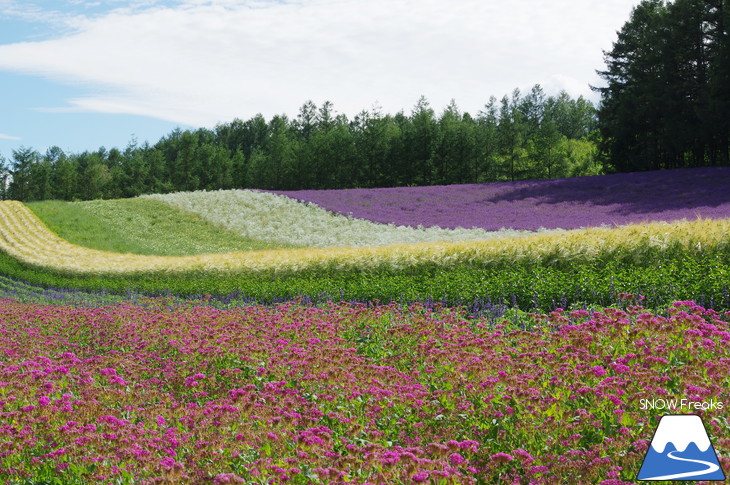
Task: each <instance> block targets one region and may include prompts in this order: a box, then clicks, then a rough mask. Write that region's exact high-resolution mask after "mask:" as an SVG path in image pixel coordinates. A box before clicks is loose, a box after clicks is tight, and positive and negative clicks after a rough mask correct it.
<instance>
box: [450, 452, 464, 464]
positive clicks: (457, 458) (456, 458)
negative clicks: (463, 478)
mask: <svg viewBox="0 0 730 485" xmlns="http://www.w3.org/2000/svg"><path fill="white" fill-rule="evenodd" d="M449 461H450V462H451V464H452V465H454V466H457V465H463V464H464V463H466V458H464V457H463V456H461V455H460V454H458V453H452V454H450V455H449Z"/></svg>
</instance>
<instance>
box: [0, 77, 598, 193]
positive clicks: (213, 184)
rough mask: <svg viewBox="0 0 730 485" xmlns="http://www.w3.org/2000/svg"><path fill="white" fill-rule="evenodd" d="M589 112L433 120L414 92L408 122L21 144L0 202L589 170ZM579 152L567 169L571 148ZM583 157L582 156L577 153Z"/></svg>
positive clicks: (316, 117) (373, 114) (273, 124)
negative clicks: (90, 146)
mask: <svg viewBox="0 0 730 485" xmlns="http://www.w3.org/2000/svg"><path fill="white" fill-rule="evenodd" d="M595 116H596V110H595V108H594V107H593V106H592V104H591V103H590V102H588V101H587V100H585V99H584V98H582V97H580V98H578V99H572V98H570V96H568V95H567V94H566V93H565V92H562V93H560V94H559V95H558V96H547V95H545V93H544V92H543V90H542V88H540V86H539V85H537V86H535V87H534V88H533V89H532V90H531V91H530V93H529V94H527V95H526V96H523V95H522V94H521V93H520V92H519V91H518V90H515V91H514V92H513V93H512V95H511V96H510V97H507V96H505V97H504V98H503V99H502V100H501V102H500V103H499V106H497V101H496V99H495V98H491V99H490V101H489V103H488V104H487V105H486V106H485V109H484V110H483V111H480V112H479V113H478V114H477V115H476V116H472V115H470V114H469V113H462V112H461V111H460V110H459V108H458V106H457V105H456V102H455V101H453V100H452V101H451V103H450V104H449V105H448V106H447V107H446V109H444V110H443V112H442V113H441V114H440V115H438V114H437V113H436V112H435V111H434V109H433V108H432V107H431V106H430V104H429V102H428V100H427V99H426V98H425V97H423V96H421V98H420V99H419V100H418V102H417V104H416V105H415V106H414V108H413V109H412V111H411V113H410V115H409V116H406V115H404V114H403V113H402V112H400V113H397V114H395V115H389V114H386V115H384V114H383V113H381V112H380V110H379V108H377V107H375V108H373V109H372V110H370V111H362V112H361V113H359V114H358V115H357V116H355V118H354V119H353V120H349V119H348V118H347V117H346V116H345V115H343V114H337V113H336V111H335V110H334V107H333V105H332V103H330V102H325V103H323V104H322V105H321V106H320V107H319V108H318V107H317V106H316V105H315V104H314V103H313V102H311V101H309V102H307V103H305V104H304V105H303V106H302V108H301V109H300V113H299V115H298V117H297V118H296V119H294V120H290V119H289V118H287V117H286V116H280V115H277V116H274V117H273V118H272V119H271V120H270V121H269V122H267V121H266V120H265V119H264V118H263V116H261V115H256V116H255V117H253V118H251V119H249V120H247V121H241V120H234V121H232V122H230V123H226V124H220V125H218V126H216V127H215V129H214V130H209V129H204V128H201V129H197V130H185V131H183V130H181V129H176V130H174V131H172V132H171V133H170V134H168V135H167V136H165V137H163V138H162V139H161V140H159V141H158V142H157V143H156V144H154V145H152V146H151V145H149V144H147V143H145V144H142V145H138V144H137V142H136V141H134V140H133V141H132V142H131V143H130V144H129V145H128V146H127V147H126V148H125V149H124V150H119V149H117V148H112V149H111V150H107V149H105V148H103V147H102V148H99V149H98V150H97V151H93V152H91V151H85V152H83V153H77V154H66V153H64V152H63V151H62V150H61V149H60V148H58V147H51V148H50V149H49V150H48V151H47V152H46V154H45V155H41V154H40V153H38V152H37V151H35V150H33V149H31V148H21V149H18V150H16V151H14V152H13V156H12V160H10V163H9V167H6V166H5V165H4V164H3V163H0V179H4V180H6V181H8V180H10V183H9V184H8V185H7V190H5V187H6V185H5V184H0V189H2V190H0V197H2V198H3V199H16V200H21V201H36V200H52V199H57V200H92V199H116V198H127V197H136V196H138V195H142V194H149V193H169V192H175V191H194V190H217V189H231V188H260V189H282V190H290V189H332V188H351V187H385V186H391V187H393V186H407V185H432V184H455V183H484V182H493V181H500V180H517V179H527V178H555V177H566V176H572V175H588V174H593V173H596V172H597V171H598V172H600V165H599V164H598V163H597V162H596V156H595V153H596V152H595V150H592V149H591V147H592V146H593V145H594V144H595V141H594V140H593V139H590V138H587V137H588V135H589V134H590V133H591V132H593V131H594V130H595ZM579 142H580V144H581V147H582V146H586V148H585V149H584V150H580V152H581V153H582V154H583V155H581V156H580V157H579V159H580V161H579V162H576V160H575V157H576V153H577V150H576V149H575V147H574V144H575V143H579ZM587 153H590V154H591V155H590V156H586V155H585V154H587ZM0 162H3V160H2V159H0Z"/></svg>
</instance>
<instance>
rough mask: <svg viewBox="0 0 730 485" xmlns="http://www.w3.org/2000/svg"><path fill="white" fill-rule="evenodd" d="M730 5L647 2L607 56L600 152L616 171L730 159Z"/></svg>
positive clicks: (695, 0)
mask: <svg viewBox="0 0 730 485" xmlns="http://www.w3.org/2000/svg"><path fill="white" fill-rule="evenodd" d="M729 22H730V5H728V1H727V0H712V1H699V0H675V1H674V2H664V1H662V0H644V1H642V2H641V3H639V5H637V6H636V7H635V8H634V10H633V12H632V14H631V18H630V19H629V20H628V21H627V22H626V24H624V26H623V28H622V29H621V31H620V32H619V35H618V39H617V41H616V42H615V43H614V45H613V49H612V50H611V51H610V52H607V53H605V60H606V70H605V71H603V72H601V73H600V74H601V76H602V77H603V79H604V80H605V81H606V86H605V87H601V88H598V89H597V90H598V91H599V92H600V93H601V94H602V96H603V98H602V102H601V109H600V112H599V121H600V130H601V135H602V139H603V142H602V148H603V150H604V151H606V152H607V153H608V154H609V157H610V162H611V163H612V165H613V167H614V168H615V169H616V170H619V171H636V170H655V169H660V168H677V167H691V166H703V165H708V164H710V165H716V164H719V163H722V164H727V163H728V162H729V161H730V149H729V145H730V109H728V108H730V55H729V54H728V53H729V52H730V36H729V35H728V25H730V23H729Z"/></svg>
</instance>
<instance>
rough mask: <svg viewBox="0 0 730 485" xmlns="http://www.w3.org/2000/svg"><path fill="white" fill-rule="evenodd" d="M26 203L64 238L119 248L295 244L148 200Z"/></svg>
mask: <svg viewBox="0 0 730 485" xmlns="http://www.w3.org/2000/svg"><path fill="white" fill-rule="evenodd" d="M27 206H28V207H29V208H30V209H31V210H32V211H33V212H34V213H35V214H36V215H37V216H38V217H39V218H40V219H41V220H42V221H43V222H44V223H45V224H46V226H48V228H49V229H51V230H52V231H53V232H55V233H56V234H58V235H59V236H61V237H62V238H64V239H66V240H67V241H69V242H71V243H74V244H78V245H80V246H84V247H88V248H92V249H100V250H105V251H114V252H118V253H134V254H148V255H158V256H183V255H190V254H204V253H224V252H229V251H252V250H260V249H277V248H283V247H294V246H292V245H283V244H281V243H274V242H270V241H258V240H255V239H251V238H246V237H243V236H240V235H237V234H234V233H232V232H231V231H228V230H226V229H223V228H220V227H216V226H214V225H212V224H211V223H209V222H207V221H205V220H203V219H202V218H200V217H199V216H196V215H195V214H191V213H188V212H184V211H180V210H177V209H175V208H173V207H172V206H170V205H168V204H165V203H163V202H159V201H156V200H152V199H117V200H96V201H88V202H64V201H43V202H30V203H28V204H27Z"/></svg>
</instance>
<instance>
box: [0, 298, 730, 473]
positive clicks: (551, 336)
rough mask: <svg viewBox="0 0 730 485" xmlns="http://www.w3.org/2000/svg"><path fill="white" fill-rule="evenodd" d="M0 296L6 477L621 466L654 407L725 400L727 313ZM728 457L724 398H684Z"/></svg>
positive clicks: (637, 450) (654, 418)
mask: <svg viewBox="0 0 730 485" xmlns="http://www.w3.org/2000/svg"><path fill="white" fill-rule="evenodd" d="M622 298H623V299H624V300H623V305H621V306H620V308H615V309H605V310H602V311H572V312H567V311H563V310H562V309H556V310H555V311H553V312H551V313H549V314H543V315H533V316H529V317H526V318H527V320H529V322H523V323H524V324H525V325H523V326H525V328H527V329H528V330H516V329H514V328H513V327H511V326H510V325H508V324H507V322H506V321H505V322H504V325H498V326H494V325H492V324H491V323H489V322H486V321H485V320H483V319H480V318H473V317H471V316H469V315H468V314H465V313H463V312H461V311H459V310H456V309H445V308H439V307H438V306H436V307H434V308H427V307H425V306H423V305H414V306H411V307H409V308H404V307H402V306H400V305H397V304H391V305H381V306H375V307H371V306H367V305H352V304H346V303H341V304H329V305H326V306H322V307H312V306H301V305H298V304H294V303H290V304H284V305H279V306H275V307H264V306H251V307H246V308H241V309H237V310H216V309H213V308H205V307H191V306H173V307H169V306H168V305H166V304H165V302H164V301H159V306H158V307H157V308H155V307H154V305H152V306H148V307H147V308H142V307H140V306H132V305H129V304H119V305H113V306H107V307H103V308H72V307H69V306H63V305H62V306H55V305H51V306H48V305H37V304H23V303H17V302H13V301H8V300H5V301H2V304H1V305H0V321H1V322H2V326H1V327H0V355H1V356H2V360H1V361H0V417H1V419H0V423H1V424H0V478H2V479H4V480H6V481H10V482H11V483H64V484H76V483H78V484H82V483H150V484H151V483H261V484H263V483H285V482H286V483H348V482H349V483H372V484H375V483H393V484H398V483H404V484H405V483H444V484H446V483H449V484H451V483H498V482H501V483H536V484H539V483H545V484H553V483H603V484H605V485H609V484H612V485H618V484H624V483H632V482H633V479H634V477H635V476H636V473H637V471H638V468H639V466H640V465H641V461H642V459H643V456H644V453H645V451H646V450H647V447H648V444H649V440H650V439H651V434H652V432H653V429H654V427H655V426H656V424H657V422H658V415H659V413H658V412H656V411H642V410H641V407H640V402H641V399H648V398H652V397H668V398H671V397H675V396H681V397H687V398H689V399H691V400H694V401H710V400H714V401H719V402H724V403H730V400H729V398H730V395H729V392H728V384H729V383H728V375H730V368H728V365H730V361H729V360H728V359H727V358H726V352H725V349H727V346H728V343H729V341H730V333H728V331H729V330H730V328H728V323H727V317H728V316H730V314H725V315H723V314H718V313H717V312H715V311H712V310H708V309H705V308H703V307H700V306H697V305H696V304H694V303H692V302H676V303H675V304H674V305H672V306H671V307H670V308H668V309H666V311H663V312H650V311H647V310H645V309H643V308H642V307H641V306H638V305H637V303H638V302H636V301H632V298H633V297H631V296H630V295H622ZM700 412H701V414H702V415H703V418H704V420H705V423H706V424H707V426H708V431H709V433H710V434H711V436H713V439H714V446H715V448H716V450H717V453H718V455H719V456H720V457H721V458H720V460H721V464H722V465H723V467H725V469H726V470H727V467H728V465H730V460H728V458H727V456H728V452H730V439H728V438H727V436H728V431H729V430H730V424H729V423H728V421H727V417H726V413H725V412H724V411H721V410H720V411H718V410H707V411H700Z"/></svg>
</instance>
